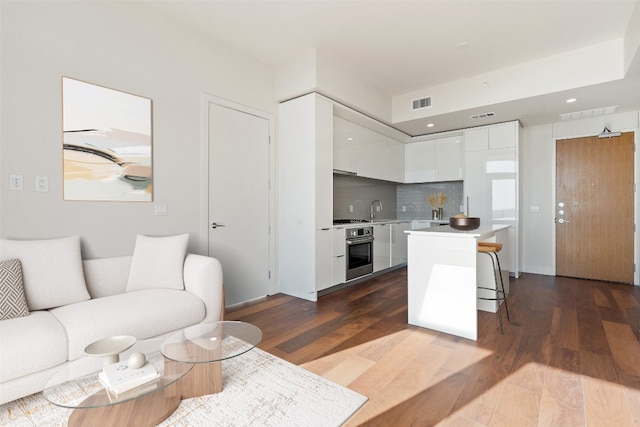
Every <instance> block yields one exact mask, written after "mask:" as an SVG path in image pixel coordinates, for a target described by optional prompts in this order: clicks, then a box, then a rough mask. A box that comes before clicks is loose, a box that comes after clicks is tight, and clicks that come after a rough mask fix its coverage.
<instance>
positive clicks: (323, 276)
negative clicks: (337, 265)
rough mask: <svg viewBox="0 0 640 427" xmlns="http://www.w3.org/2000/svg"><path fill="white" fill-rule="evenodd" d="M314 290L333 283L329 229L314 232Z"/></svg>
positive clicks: (324, 287) (327, 286)
mask: <svg viewBox="0 0 640 427" xmlns="http://www.w3.org/2000/svg"><path fill="white" fill-rule="evenodd" d="M315 258H316V265H315V271H316V277H315V279H316V280H315V282H316V291H320V290H322V289H326V288H329V287H331V286H332V283H333V274H332V271H333V256H332V253H331V230H330V229H329V230H319V231H317V232H316V257H315Z"/></svg>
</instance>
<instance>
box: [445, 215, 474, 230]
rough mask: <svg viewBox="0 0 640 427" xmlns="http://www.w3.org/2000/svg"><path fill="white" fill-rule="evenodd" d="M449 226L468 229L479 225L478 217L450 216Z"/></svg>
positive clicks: (456, 228)
mask: <svg viewBox="0 0 640 427" xmlns="http://www.w3.org/2000/svg"><path fill="white" fill-rule="evenodd" d="M449 226H450V227H451V228H453V229H455V230H461V231H470V230H475V229H476V228H478V227H480V218H478V217H472V216H452V217H451V218H449Z"/></svg>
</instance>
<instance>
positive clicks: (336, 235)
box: [331, 228, 347, 286]
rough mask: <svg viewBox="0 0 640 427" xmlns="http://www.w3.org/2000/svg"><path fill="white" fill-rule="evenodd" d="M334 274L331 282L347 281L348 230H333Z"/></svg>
mask: <svg viewBox="0 0 640 427" xmlns="http://www.w3.org/2000/svg"><path fill="white" fill-rule="evenodd" d="M331 237H332V248H333V249H332V255H333V257H332V276H333V279H332V281H331V284H332V285H333V286H335V285H339V284H340V283H344V282H346V281H347V261H346V259H347V258H346V256H345V255H346V251H345V250H346V230H345V229H344V228H334V229H333V231H332V236H331Z"/></svg>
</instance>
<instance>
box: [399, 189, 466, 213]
mask: <svg viewBox="0 0 640 427" xmlns="http://www.w3.org/2000/svg"><path fill="white" fill-rule="evenodd" d="M441 191H442V193H443V194H444V195H445V196H447V201H446V202H444V205H443V218H444V219H447V218H449V217H451V216H454V215H456V214H459V213H460V206H461V205H464V200H463V199H464V192H463V185H462V181H449V182H434V183H427V184H401V185H398V186H397V189H396V192H397V198H396V206H397V218H398V219H431V205H430V204H429V196H431V195H433V194H435V195H436V197H437V194H438V193H439V192H441ZM403 207H404V208H405V210H404V211H403Z"/></svg>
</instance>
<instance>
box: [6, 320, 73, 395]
mask: <svg viewBox="0 0 640 427" xmlns="http://www.w3.org/2000/svg"><path fill="white" fill-rule="evenodd" d="M0 361H1V363H0V383H1V382H4V381H8V380H11V379H14V378H19V377H21V376H24V375H28V374H31V373H33V372H38V371H41V370H43V369H47V368H51V367H53V366H57V365H60V364H61V363H64V362H66V361H67V334H66V333H65V330H64V328H63V327H62V325H61V324H60V322H58V320H56V318H55V317H54V316H52V315H51V313H49V312H48V311H32V312H31V313H29V315H28V316H24V317H17V318H15V319H9V320H3V321H2V322H0Z"/></svg>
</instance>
